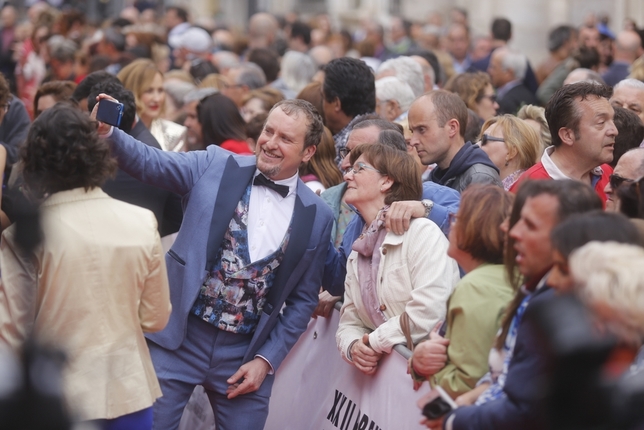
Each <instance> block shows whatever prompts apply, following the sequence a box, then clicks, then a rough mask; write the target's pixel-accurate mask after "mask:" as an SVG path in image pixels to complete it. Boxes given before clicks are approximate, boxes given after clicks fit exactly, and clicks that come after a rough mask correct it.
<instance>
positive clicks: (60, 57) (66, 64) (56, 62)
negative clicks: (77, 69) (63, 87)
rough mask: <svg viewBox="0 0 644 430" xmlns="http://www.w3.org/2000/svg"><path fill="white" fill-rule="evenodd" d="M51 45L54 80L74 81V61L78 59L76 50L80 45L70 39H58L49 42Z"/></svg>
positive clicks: (52, 78)
mask: <svg viewBox="0 0 644 430" xmlns="http://www.w3.org/2000/svg"><path fill="white" fill-rule="evenodd" d="M48 46H49V52H50V54H49V65H50V67H51V72H52V73H51V80H52V81H73V80H75V79H76V75H75V74H74V63H75V61H76V51H77V50H78V46H76V43H74V41H73V40H70V39H65V38H61V39H59V40H58V39H57V40H56V41H51V42H48Z"/></svg>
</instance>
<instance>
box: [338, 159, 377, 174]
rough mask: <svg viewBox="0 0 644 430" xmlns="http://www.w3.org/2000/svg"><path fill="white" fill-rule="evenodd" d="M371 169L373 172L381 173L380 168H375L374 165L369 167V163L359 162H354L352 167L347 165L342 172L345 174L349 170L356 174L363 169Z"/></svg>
mask: <svg viewBox="0 0 644 430" xmlns="http://www.w3.org/2000/svg"><path fill="white" fill-rule="evenodd" d="M365 169H366V170H373V171H374V172H377V173H380V174H381V175H382V172H380V170H378V169H376V168H375V167H371V166H370V165H368V164H366V163H363V162H362V161H361V162H358V163H356V164H355V165H354V166H353V167H349V168H348V169H347V170H346V171H345V172H344V173H345V175H346V174H347V173H349V172H351V173H353V174H354V175H357V174H358V173H360V172H363V171H364V170H365Z"/></svg>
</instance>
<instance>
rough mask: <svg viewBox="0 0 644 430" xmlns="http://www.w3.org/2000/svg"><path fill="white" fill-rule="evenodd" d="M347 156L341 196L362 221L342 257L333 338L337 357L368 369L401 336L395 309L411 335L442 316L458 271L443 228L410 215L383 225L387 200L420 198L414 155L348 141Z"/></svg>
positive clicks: (425, 330) (418, 336)
mask: <svg viewBox="0 0 644 430" xmlns="http://www.w3.org/2000/svg"><path fill="white" fill-rule="evenodd" d="M351 163H352V166H353V167H352V168H350V169H349V170H348V171H347V173H346V174H345V180H346V181H347V191H346V193H345V198H346V201H347V203H349V204H351V205H353V206H354V207H355V208H356V209H357V211H358V213H359V214H360V215H361V216H362V217H363V218H364V220H365V222H366V225H365V229H364V231H363V234H362V235H361V236H360V237H359V238H358V240H356V242H355V243H354V244H353V251H352V252H351V254H350V255H349V259H348V261H347V277H346V281H345V294H344V304H343V306H342V309H341V311H340V325H339V327H338V331H337V334H336V340H337V344H338V348H339V349H340V352H341V354H342V357H343V358H344V359H345V360H347V361H349V362H350V363H352V364H354V365H355V366H356V367H357V368H358V369H359V370H360V371H362V372H364V373H366V374H373V373H374V372H375V371H376V369H377V366H378V362H379V360H380V358H381V357H382V355H383V354H386V353H389V352H391V349H392V348H393V346H394V345H396V344H400V343H405V334H404V333H403V330H402V328H401V324H400V316H401V314H403V313H404V312H406V314H407V315H408V317H409V327H410V334H411V338H412V340H413V342H414V343H417V342H418V341H420V340H421V339H422V338H424V337H426V336H428V335H429V333H430V331H431V330H432V328H434V326H436V325H437V323H438V322H439V321H442V320H443V319H444V318H445V313H446V303H447V300H448V299H449V296H450V294H451V292H452V289H453V287H454V285H455V284H456V282H457V281H458V280H459V272H458V266H457V264H456V262H455V261H454V260H453V259H452V258H450V257H448V256H447V248H448V247H449V243H448V241H447V239H446V238H445V235H444V234H443V233H442V232H441V230H440V228H439V227H438V226H437V225H436V224H434V223H433V222H432V221H429V220H428V219H427V218H416V219H413V220H412V221H411V223H410V226H409V229H408V230H407V231H406V232H405V233H404V234H403V235H396V234H394V233H393V232H387V231H386V229H385V225H384V219H385V217H386V214H387V210H388V208H389V205H391V204H392V203H393V202H395V201H404V200H420V198H421V194H422V182H421V172H420V168H419V166H418V164H417V163H416V162H415V161H414V159H413V158H412V157H411V156H410V155H409V154H407V153H404V152H401V151H397V150H395V149H393V148H389V147H386V146H383V145H379V144H374V145H360V146H357V147H356V148H354V149H353V150H352V151H351ZM427 210H428V211H429V210H431V206H428V207H427ZM427 215H428V214H427Z"/></svg>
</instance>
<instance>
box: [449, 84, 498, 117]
mask: <svg viewBox="0 0 644 430" xmlns="http://www.w3.org/2000/svg"><path fill="white" fill-rule="evenodd" d="M445 89H446V90H447V91H450V92H452V93H455V94H456V95H458V96H459V97H460V98H461V100H463V101H464V102H465V104H466V105H467V107H468V108H469V109H472V110H473V111H474V112H476V114H477V115H478V116H479V118H481V119H482V120H483V121H487V120H488V119H490V118H492V117H493V116H495V115H496V111H497V109H499V104H498V103H497V102H496V93H495V92H494V87H493V86H492V82H491V81H490V76H489V75H488V74H487V73H483V72H476V73H461V74H460V75H456V76H454V77H453V78H451V79H450V80H449V81H447V83H446V84H445Z"/></svg>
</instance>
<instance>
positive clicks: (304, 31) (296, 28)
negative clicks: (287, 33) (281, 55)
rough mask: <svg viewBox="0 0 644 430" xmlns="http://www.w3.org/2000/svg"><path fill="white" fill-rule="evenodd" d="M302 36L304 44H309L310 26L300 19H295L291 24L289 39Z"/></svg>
mask: <svg viewBox="0 0 644 430" xmlns="http://www.w3.org/2000/svg"><path fill="white" fill-rule="evenodd" d="M298 37H300V38H302V42H304V44H305V45H307V46H308V45H310V44H311V27H310V26H309V25H308V24H305V23H303V22H302V21H295V22H294V23H293V24H292V25H291V39H297V38H298Z"/></svg>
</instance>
